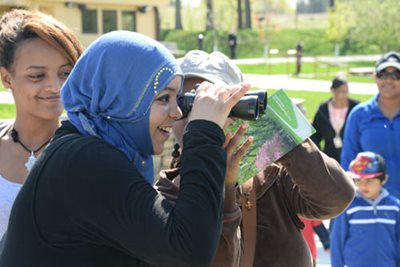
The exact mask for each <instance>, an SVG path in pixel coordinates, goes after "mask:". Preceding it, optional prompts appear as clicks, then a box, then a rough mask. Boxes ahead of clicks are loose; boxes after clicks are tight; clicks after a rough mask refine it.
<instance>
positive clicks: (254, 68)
mask: <svg viewBox="0 0 400 267" xmlns="http://www.w3.org/2000/svg"><path fill="white" fill-rule="evenodd" d="M238 66H239V68H240V70H241V71H242V72H243V73H247V74H288V75H292V74H293V73H294V72H295V63H277V64H240V65H238ZM371 66H374V63H373V62H350V63H347V64H342V65H331V64H327V63H323V62H315V63H307V62H305V63H303V64H302V69H301V74H300V76H299V78H304V79H314V80H315V79H316V80H332V78H333V77H334V76H335V75H337V74H338V73H344V74H346V73H348V71H349V70H350V69H351V68H359V67H371ZM347 78H348V80H349V81H351V82H368V83H373V82H374V79H373V77H371V76H368V75H366V76H355V75H347Z"/></svg>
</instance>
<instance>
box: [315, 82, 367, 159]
mask: <svg viewBox="0 0 400 267" xmlns="http://www.w3.org/2000/svg"><path fill="white" fill-rule="evenodd" d="M331 93H332V98H330V99H328V100H327V101H325V102H323V103H322V104H321V105H320V106H319V108H318V110H317V112H316V113H315V116H314V119H313V122H312V125H313V126H314V128H315V130H316V132H315V134H313V135H312V136H311V139H312V140H313V141H314V143H315V144H316V145H317V146H318V147H319V148H321V143H322V142H324V147H323V148H322V151H323V152H325V154H327V155H328V156H330V157H332V158H334V159H336V160H337V161H338V162H339V161H340V154H341V151H342V146H343V142H342V140H343V135H344V128H345V127H344V126H345V124H346V120H347V116H348V115H349V113H350V111H351V110H352V109H353V108H354V107H355V106H356V105H357V104H358V103H359V102H358V101H356V100H354V99H351V98H349V86H348V83H347V80H346V78H345V77H343V76H337V77H335V78H334V79H333V81H332V85H331Z"/></svg>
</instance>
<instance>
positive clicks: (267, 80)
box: [244, 74, 378, 95]
mask: <svg viewBox="0 0 400 267" xmlns="http://www.w3.org/2000/svg"><path fill="white" fill-rule="evenodd" d="M244 79H245V81H247V82H249V83H251V85H252V86H253V87H258V88H262V89H268V88H273V89H284V90H305V91H314V92H315V91H317V92H329V91H330V87H331V82H330V81H322V80H310V79H301V78H295V77H292V76H289V75H260V74H244ZM349 90H350V93H353V94H362V95H374V94H377V93H378V88H377V87H376V84H375V83H360V82H349Z"/></svg>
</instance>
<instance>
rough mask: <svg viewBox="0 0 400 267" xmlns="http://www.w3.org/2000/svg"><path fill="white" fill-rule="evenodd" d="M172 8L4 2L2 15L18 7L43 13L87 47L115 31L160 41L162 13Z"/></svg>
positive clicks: (136, 2)
mask: <svg viewBox="0 0 400 267" xmlns="http://www.w3.org/2000/svg"><path fill="white" fill-rule="evenodd" d="M169 4H170V1H169V0H82V1H65V0H0V13H3V12H5V11H8V10H10V9H12V8H16V7H20V8H26V9H29V10H38V11H42V12H44V13H47V14H49V15H52V16H53V17H55V18H57V19H59V20H61V21H62V22H64V23H65V24H66V25H67V26H68V27H70V28H71V29H72V30H73V31H74V32H75V33H76V34H77V36H78V38H79V40H80V41H81V42H82V44H83V45H84V46H85V47H86V46H88V45H89V44H90V43H91V42H92V41H94V40H95V39H96V38H97V37H99V36H100V35H102V34H103V33H106V32H109V31H113V30H128V31H136V32H139V33H142V34H145V35H147V36H150V37H152V38H154V39H159V33H160V16H159V9H160V8H164V7H166V6H169Z"/></svg>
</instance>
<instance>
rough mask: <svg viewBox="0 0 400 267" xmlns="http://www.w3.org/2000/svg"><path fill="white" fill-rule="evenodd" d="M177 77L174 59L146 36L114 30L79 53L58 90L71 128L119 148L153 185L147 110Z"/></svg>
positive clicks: (178, 73)
mask: <svg viewBox="0 0 400 267" xmlns="http://www.w3.org/2000/svg"><path fill="white" fill-rule="evenodd" d="M176 75H182V71H181V69H180V68H179V66H178V65H177V63H176V61H175V58H174V57H173V56H172V54H171V53H170V52H169V51H168V50H167V49H166V48H165V47H164V46H163V45H162V44H160V43H158V42H156V41H155V40H153V39H151V38H149V37H146V36H144V35H141V34H138V33H134V32H128V31H114V32H110V33H107V34H104V35H103V36H101V37H100V38H98V39H97V40H96V41H94V42H93V43H92V44H91V45H90V46H89V47H88V48H87V49H86V50H85V52H84V53H83V54H82V56H81V57H80V59H79V60H78V62H77V63H76V65H75V67H74V68H73V70H72V72H71V74H70V75H69V77H68V79H67V80H66V82H65V83H64V85H63V87H62V90H61V97H62V101H63V103H64V107H65V109H66V111H67V114H68V117H69V119H70V121H71V123H72V124H73V125H74V126H75V127H76V128H77V129H78V130H79V131H80V132H81V133H82V134H83V135H93V136H98V137H99V138H101V139H103V140H105V141H106V142H108V143H110V144H111V145H113V146H115V147H117V148H118V149H120V150H121V151H122V152H124V153H125V155H126V156H127V157H128V159H129V160H130V161H133V163H134V164H135V166H136V167H137V169H138V170H139V171H140V173H141V174H142V175H143V176H144V177H145V179H146V180H147V181H148V182H150V183H151V182H152V181H153V178H154V177H153V159H152V154H153V145H152V142H151V136H150V129H149V115H150V107H151V104H152V102H153V99H154V97H155V95H156V94H158V93H160V92H161V91H162V90H163V89H165V87H166V86H167V85H168V84H169V83H170V82H171V80H172V79H173V78H174V77H175V76H176Z"/></svg>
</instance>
